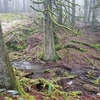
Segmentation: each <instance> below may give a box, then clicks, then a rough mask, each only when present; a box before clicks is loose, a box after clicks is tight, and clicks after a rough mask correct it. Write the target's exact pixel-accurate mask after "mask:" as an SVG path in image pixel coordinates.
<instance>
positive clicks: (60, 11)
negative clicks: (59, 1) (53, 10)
mask: <svg viewBox="0 0 100 100" xmlns="http://www.w3.org/2000/svg"><path fill="white" fill-rule="evenodd" d="M58 17H59V18H58V22H59V23H60V24H62V5H59V16H58Z"/></svg>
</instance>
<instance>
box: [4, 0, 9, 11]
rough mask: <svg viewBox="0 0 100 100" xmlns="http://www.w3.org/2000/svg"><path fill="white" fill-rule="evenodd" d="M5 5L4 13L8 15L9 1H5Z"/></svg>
mask: <svg viewBox="0 0 100 100" xmlns="http://www.w3.org/2000/svg"><path fill="white" fill-rule="evenodd" d="M3 5H4V12H5V13H7V12H8V11H9V8H8V0H3Z"/></svg>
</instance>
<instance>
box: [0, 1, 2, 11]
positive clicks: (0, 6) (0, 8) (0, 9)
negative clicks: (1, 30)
mask: <svg viewBox="0 0 100 100" xmlns="http://www.w3.org/2000/svg"><path fill="white" fill-rule="evenodd" d="M1 12H2V4H1V0H0V13H1Z"/></svg>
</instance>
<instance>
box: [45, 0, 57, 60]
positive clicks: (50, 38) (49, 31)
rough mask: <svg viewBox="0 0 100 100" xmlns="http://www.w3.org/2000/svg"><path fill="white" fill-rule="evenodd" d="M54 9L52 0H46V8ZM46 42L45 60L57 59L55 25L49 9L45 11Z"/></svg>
mask: <svg viewBox="0 0 100 100" xmlns="http://www.w3.org/2000/svg"><path fill="white" fill-rule="evenodd" d="M48 7H49V8H50V9H52V5H51V0H45V9H48ZM44 37H45V43H44V60H46V61H48V60H55V55H56V54H55V45H54V35H53V25H52V20H51V18H50V14H49V11H46V13H45V36H44Z"/></svg>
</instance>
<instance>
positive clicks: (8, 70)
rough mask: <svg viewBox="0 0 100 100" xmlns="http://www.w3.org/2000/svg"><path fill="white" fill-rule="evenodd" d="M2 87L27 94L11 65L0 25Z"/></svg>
mask: <svg viewBox="0 0 100 100" xmlns="http://www.w3.org/2000/svg"><path fill="white" fill-rule="evenodd" d="M0 86H1V87H2V88H6V89H15V90H17V91H19V92H20V93H21V94H25V93H24V91H23V89H22V88H21V87H20V85H19V84H18V81H17V79H16V77H15V74H14V71H13V67H12V65H11V63H10V60H9V56H8V53H7V50H6V47H5V44H4V41H3V33H2V29H1V23H0Z"/></svg>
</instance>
